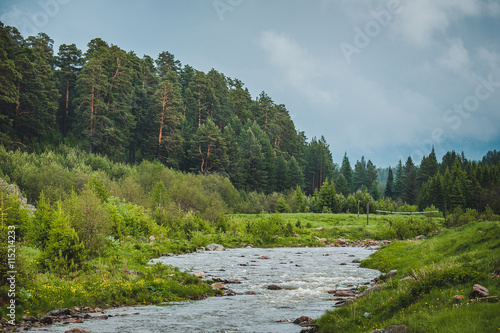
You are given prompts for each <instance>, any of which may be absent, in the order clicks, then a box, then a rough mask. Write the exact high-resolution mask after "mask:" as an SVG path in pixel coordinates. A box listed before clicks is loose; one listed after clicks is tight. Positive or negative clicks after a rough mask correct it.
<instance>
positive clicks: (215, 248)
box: [205, 243, 226, 251]
mask: <svg viewBox="0 0 500 333" xmlns="http://www.w3.org/2000/svg"><path fill="white" fill-rule="evenodd" d="M205 250H206V251H226V248H225V247H224V246H222V245H219V244H215V243H214V244H208V245H207V246H205Z"/></svg>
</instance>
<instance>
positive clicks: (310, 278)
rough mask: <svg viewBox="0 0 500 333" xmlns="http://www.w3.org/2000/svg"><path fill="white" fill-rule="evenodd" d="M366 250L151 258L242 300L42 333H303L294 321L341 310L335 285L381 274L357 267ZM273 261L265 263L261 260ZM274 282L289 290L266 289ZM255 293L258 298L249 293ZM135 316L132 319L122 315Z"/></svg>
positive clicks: (135, 311) (142, 311)
mask: <svg viewBox="0 0 500 333" xmlns="http://www.w3.org/2000/svg"><path fill="white" fill-rule="evenodd" d="M372 252H373V250H370V249H366V248H336V247H321V248H274V249H262V248H244V249H228V250H226V251H211V252H208V251H207V252H201V253H191V254H185V255H179V256H172V257H161V258H158V259H155V260H153V261H154V262H158V261H159V262H162V263H164V264H167V265H172V266H176V267H179V268H180V269H181V270H188V271H192V272H200V271H202V272H205V274H206V276H207V279H210V278H213V277H222V278H225V279H237V280H239V281H241V283H240V284H227V285H226V286H227V287H229V288H230V289H231V290H233V291H235V292H236V294H237V295H236V296H223V297H210V298H208V299H205V300H201V301H187V302H180V303H168V304H164V305H160V306H137V307H125V308H118V309H109V310H107V312H106V314H108V315H112V317H109V318H108V319H107V320H85V321H84V322H83V323H80V324H70V325H62V324H57V325H53V326H51V327H45V328H43V329H40V330H43V331H49V332H65V331H66V330H69V329H70V328H71V327H81V328H83V329H85V330H88V331H89V332H99V333H101V332H102V333H104V332H130V333H135V332H144V333H146V332H217V333H229V332H259V333H264V332H273V333H277V332H283V333H284V332H287V333H289V332H300V330H301V327H300V326H297V325H295V324H293V323H290V322H277V321H279V320H280V319H285V318H286V319H291V320H292V321H293V320H295V319H296V318H298V317H300V316H308V317H312V318H318V317H320V316H321V315H322V314H323V313H324V312H325V311H326V310H330V309H332V308H333V307H334V306H335V303H336V302H335V301H333V300H331V299H332V297H333V295H330V294H328V291H329V290H332V289H335V287H336V286H344V285H363V284H367V283H369V282H370V281H371V280H372V279H374V278H375V277H377V276H378V275H379V274H380V272H379V271H376V270H372V269H365V268H361V267H359V264H356V263H352V261H353V260H354V259H355V258H361V259H363V258H366V257H368V256H369V255H370V254H371V253H372ZM263 256H265V257H268V258H269V259H259V258H261V257H263ZM271 284H275V285H280V286H282V287H284V289H282V290H268V289H267V287H268V286H269V285H271ZM248 291H252V292H254V293H255V294H254V295H246V292H248ZM122 315H129V316H122Z"/></svg>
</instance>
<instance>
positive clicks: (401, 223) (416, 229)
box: [388, 216, 437, 239]
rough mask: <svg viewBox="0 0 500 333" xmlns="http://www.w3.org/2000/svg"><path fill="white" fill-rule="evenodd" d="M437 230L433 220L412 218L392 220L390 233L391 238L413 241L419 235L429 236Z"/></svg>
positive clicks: (390, 220)
mask: <svg viewBox="0 0 500 333" xmlns="http://www.w3.org/2000/svg"><path fill="white" fill-rule="evenodd" d="M436 229H437V224H436V223H435V222H434V221H433V220H432V219H419V218H414V217H413V216H410V217H409V218H408V219H399V218H390V219H389V230H388V233H389V235H391V236H392V237H391V238H397V239H411V238H415V237H416V236H419V235H428V234H430V233H431V232H432V231H434V230H436Z"/></svg>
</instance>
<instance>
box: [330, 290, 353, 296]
mask: <svg viewBox="0 0 500 333" xmlns="http://www.w3.org/2000/svg"><path fill="white" fill-rule="evenodd" d="M335 296H337V297H354V296H355V295H354V292H353V291H352V290H350V289H339V290H336V291H335Z"/></svg>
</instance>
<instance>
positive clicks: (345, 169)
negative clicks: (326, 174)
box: [340, 152, 354, 195]
mask: <svg viewBox="0 0 500 333" xmlns="http://www.w3.org/2000/svg"><path fill="white" fill-rule="evenodd" d="M340 173H341V174H342V175H343V176H344V178H345V179H346V181H347V190H348V192H347V193H344V192H341V193H342V194H344V195H348V194H349V193H352V192H353V190H354V186H353V172H352V168H351V164H350V163H349V158H348V157H347V152H346V153H344V158H343V159H342V166H341V167H340Z"/></svg>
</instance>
